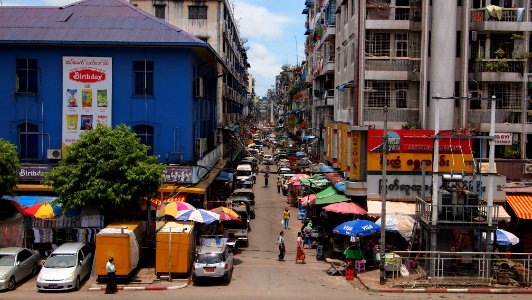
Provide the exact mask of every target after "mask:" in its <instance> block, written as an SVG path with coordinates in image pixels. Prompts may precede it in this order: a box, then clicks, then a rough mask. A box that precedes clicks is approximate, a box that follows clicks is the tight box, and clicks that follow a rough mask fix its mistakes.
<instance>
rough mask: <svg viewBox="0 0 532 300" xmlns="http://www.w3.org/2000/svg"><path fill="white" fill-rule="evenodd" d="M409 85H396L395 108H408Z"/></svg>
mask: <svg viewBox="0 0 532 300" xmlns="http://www.w3.org/2000/svg"><path fill="white" fill-rule="evenodd" d="M407 95H408V83H406V82H396V83H395V107H396V108H407Z"/></svg>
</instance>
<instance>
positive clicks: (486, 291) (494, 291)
mask: <svg viewBox="0 0 532 300" xmlns="http://www.w3.org/2000/svg"><path fill="white" fill-rule="evenodd" d="M364 286H366V285H365V284H364ZM369 290H370V291H372V292H378V293H471V294H532V289H489V288H470V289H446V288H419V289H405V288H383V289H371V288H370V289H369Z"/></svg>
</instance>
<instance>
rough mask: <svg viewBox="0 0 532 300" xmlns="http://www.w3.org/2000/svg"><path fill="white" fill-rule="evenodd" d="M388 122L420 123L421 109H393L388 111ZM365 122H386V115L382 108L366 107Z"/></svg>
mask: <svg viewBox="0 0 532 300" xmlns="http://www.w3.org/2000/svg"><path fill="white" fill-rule="evenodd" d="M387 117H388V122H397V123H413V124H418V123H419V109H417V108H393V109H388V114H387ZM364 122H384V114H383V111H382V108H380V107H364Z"/></svg>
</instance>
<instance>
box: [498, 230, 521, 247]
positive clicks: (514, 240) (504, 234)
mask: <svg viewBox="0 0 532 300" xmlns="http://www.w3.org/2000/svg"><path fill="white" fill-rule="evenodd" d="M496 233H497V244H498V245H505V246H510V245H516V244H519V238H518V237H517V236H515V234H513V233H511V232H508V231H506V230H502V229H497V231H496Z"/></svg>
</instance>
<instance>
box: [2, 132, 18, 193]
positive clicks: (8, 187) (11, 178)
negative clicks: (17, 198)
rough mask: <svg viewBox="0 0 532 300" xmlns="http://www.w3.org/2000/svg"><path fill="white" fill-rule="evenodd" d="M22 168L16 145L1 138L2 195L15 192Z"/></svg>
mask: <svg viewBox="0 0 532 300" xmlns="http://www.w3.org/2000/svg"><path fill="white" fill-rule="evenodd" d="M19 168H20V162H19V160H18V154H17V150H16V147H15V145H13V144H11V143H10V142H8V141H6V140H3V139H1V138H0V195H4V194H9V195H12V194H13V189H14V188H15V186H16V185H17V171H18V169H19Z"/></svg>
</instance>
